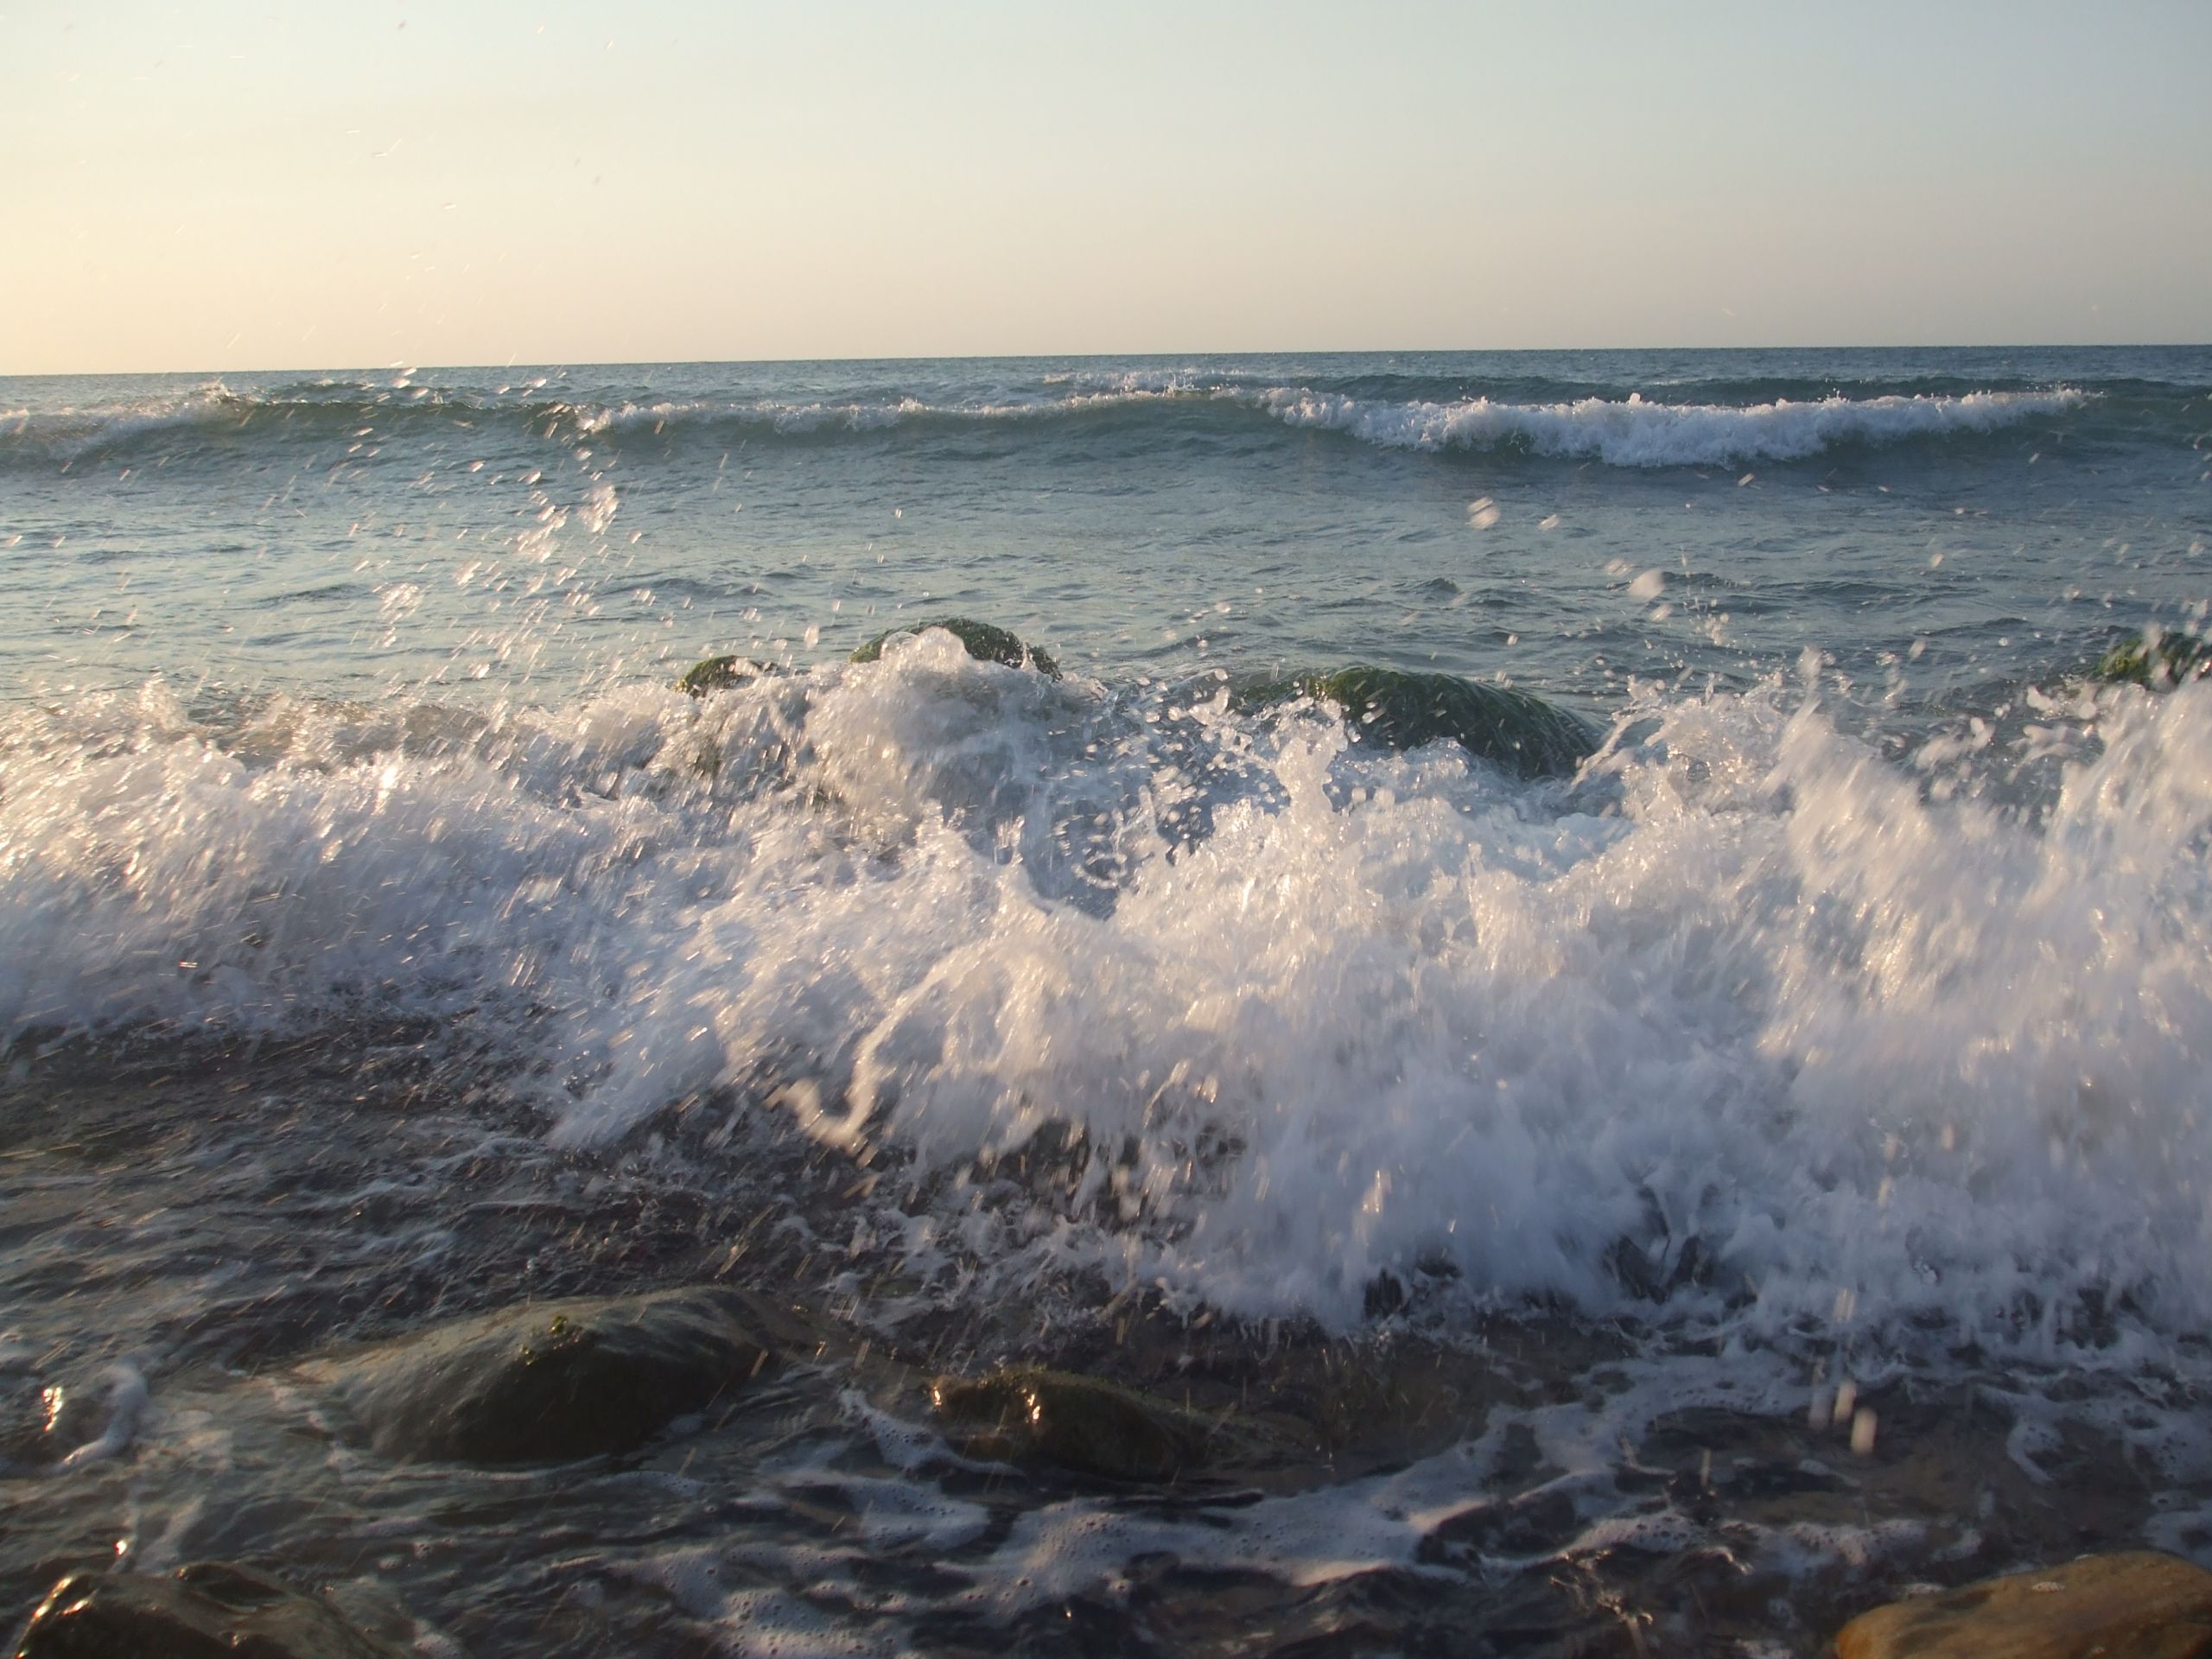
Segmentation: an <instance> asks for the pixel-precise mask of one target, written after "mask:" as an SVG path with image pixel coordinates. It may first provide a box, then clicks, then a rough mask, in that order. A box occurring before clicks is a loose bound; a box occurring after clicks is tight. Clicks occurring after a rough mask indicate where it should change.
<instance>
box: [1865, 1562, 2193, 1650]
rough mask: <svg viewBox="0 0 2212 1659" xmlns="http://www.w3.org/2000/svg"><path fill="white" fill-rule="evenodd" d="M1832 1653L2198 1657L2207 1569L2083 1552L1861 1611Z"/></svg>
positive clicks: (2175, 1563)
mask: <svg viewBox="0 0 2212 1659" xmlns="http://www.w3.org/2000/svg"><path fill="white" fill-rule="evenodd" d="M1835 1651H1836V1656H1837V1659H2094V1656H2107V1659H2123V1656H2126V1659H2202V1656H2205V1655H2208V1654H2212V1573H2207V1572H2206V1571H2205V1570H2204V1569H2203V1568H2202V1567H2196V1566H2192V1565H2191V1564H2190V1563H2189V1562H2188V1561H2184V1560H2181V1559H2179V1558H2178V1557H2177V1556H2172V1555H2164V1554H2158V1553H2156V1552H2154V1551H2150V1550H2131V1551H2126V1552H2123V1553H2121V1554H2110V1555H2085V1556H2082V1558H2081V1559H2080V1560H2073V1561H2069V1562H2067V1563H2065V1564H2064V1565H2063V1566H2059V1567H2044V1568H2040V1569H2038V1570H2037V1571H2034V1572H2031V1573H2012V1574H2011V1575H2009V1576H2007V1577H2005V1578H1999V1579H1986V1580H1983V1581H1982V1582H1980V1583H1979V1584H1970V1585H1967V1586H1965V1587H1964V1588H1962V1589H1958V1590H1953V1591H1949V1592H1946V1593H1944V1594H1942V1595H1931V1596H1917V1597H1914V1598H1912V1599H1910V1600H1906V1601H1900V1602H1893V1603H1891V1605H1888V1606H1886V1607H1878V1608H1876V1609H1875V1610H1874V1611H1872V1612H1871V1613H1865V1614H1861V1615H1860V1616H1859V1618H1855V1619H1853V1620H1852V1621H1851V1623H1850V1624H1847V1625H1845V1626H1844V1627H1843V1629H1842V1630H1841V1631H1840V1632H1839V1633H1838V1635H1837V1637H1836V1639H1835Z"/></svg>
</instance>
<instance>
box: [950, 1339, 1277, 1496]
mask: <svg viewBox="0 0 2212 1659" xmlns="http://www.w3.org/2000/svg"><path fill="white" fill-rule="evenodd" d="M930 1403H931V1408H933V1409H934V1410H935V1412H936V1413H937V1416H938V1421H939V1422H940V1423H941V1424H943V1425H944V1428H945V1430H946V1432H947V1433H949V1434H950V1435H951V1436H952V1437H953V1438H954V1439H955V1440H957V1441H958V1442H959V1443H960V1444H961V1446H963V1449H965V1450H966V1451H967V1452H969V1453H970V1454H971V1455H974V1456H978V1457H986V1458H994V1459H1005V1460H1007V1461H1009V1462H1031V1463H1044V1464H1049V1465H1054V1466H1056V1467H1058V1468H1061V1469H1065V1470H1069V1471H1072V1472H1074V1473H1077V1474H1084V1475H1095V1476H1099V1477H1102V1478H1105V1479H1108V1480H1119V1481H1130V1482H1139V1481H1172V1480H1174V1479H1176V1478H1179V1477H1181V1476H1185V1475H1192V1474H1197V1473H1199V1472H1201V1471H1205V1470H1207V1469H1209V1468H1211V1467H1214V1466H1217V1465H1224V1464H1231V1463H1236V1462H1239V1461H1249V1460H1251V1459H1255V1458H1263V1457H1265V1456H1266V1455H1267V1454H1268V1452H1270V1451H1273V1452H1277V1453H1281V1452H1287V1451H1288V1450H1289V1449H1290V1445H1291V1442H1290V1440H1289V1438H1288V1437H1287V1435H1283V1434H1281V1433H1279V1432H1277V1431H1275V1430H1273V1429H1271V1428H1270V1427H1263V1426H1262V1425H1260V1424H1257V1423H1255V1422H1253V1421H1248V1420H1244V1419H1242V1418H1240V1417H1238V1416H1236V1415H1235V1414H1230V1413H1225V1412H1224V1413H1220V1414H1208V1413H1204V1412H1198V1411H1193V1410H1191V1409H1189V1408H1186V1407H1182V1406H1178V1405H1174V1404H1172V1403H1171V1402H1167V1401H1166V1400H1162V1399H1160V1398H1157V1397H1155V1396H1154V1395H1146V1394H1141V1393H1139V1392H1137V1391H1136V1390H1135V1389H1125V1388H1122V1387H1120V1386H1119V1385H1118V1384H1116V1383H1106V1382H1102V1381H1100V1380H1099V1379H1098V1378H1096V1377H1091V1376H1077V1375H1075V1374H1074V1373H1072V1372H1069V1371H1053V1370H1044V1369H1042V1368H1039V1367H1034V1366H1024V1367H1014V1368H1009V1369H1007V1370H1000V1371H993V1372H991V1373H988V1375H986V1376H977V1377H952V1376H941V1377H938V1379H937V1380H936V1381H935V1382H933V1383H931V1384H930Z"/></svg>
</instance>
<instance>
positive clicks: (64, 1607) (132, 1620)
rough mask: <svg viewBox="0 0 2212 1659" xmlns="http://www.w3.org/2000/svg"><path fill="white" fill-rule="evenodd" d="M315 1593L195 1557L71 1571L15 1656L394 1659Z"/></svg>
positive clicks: (396, 1654) (391, 1649)
mask: <svg viewBox="0 0 2212 1659" xmlns="http://www.w3.org/2000/svg"><path fill="white" fill-rule="evenodd" d="M408 1651H409V1650H408V1649H405V1648H403V1647H396V1646H393V1645H391V1643H385V1642H383V1641H379V1640H378V1639H377V1638H376V1637H371V1636H369V1635H366V1634H365V1633H364V1632H363V1631H361V1630H358V1629H356V1628H355V1627H354V1626H353V1624H350V1623H349V1622H348V1621H347V1620H346V1618H345V1617H344V1616H343V1615H342V1614H340V1612H339V1611H338V1610H337V1609H336V1608H335V1607H334V1606H333V1605H331V1604H330V1603H329V1602H328V1601H327V1600H326V1599H323V1598H321V1597H320V1596H309V1595H303V1594H302V1593H301V1592H299V1591H297V1590H295V1589H293V1588H292V1587H291V1586H289V1585H287V1584H284V1583H282V1582H281V1581H279V1580H276V1579H273V1578H270V1577H269V1576H268V1575H267V1574H265V1573H256V1572H253V1571H251V1570H250V1569H249V1568H246V1567H234V1566H232V1565H230V1564H228V1563H227V1562H220V1561H203V1562H200V1563H198V1564H196V1565H194V1566H191V1567H184V1568H181V1570H179V1571H178V1572H177V1573H175V1576H173V1577H168V1578H155V1577H151V1576H142V1575H138V1574H132V1573H70V1574H69V1575H68V1576H67V1578H65V1579H63V1580H61V1581H60V1583H59V1584H57V1585H56V1586H54V1590H53V1592H52V1593H50V1594H49V1595H48V1597H47V1599H45V1601H43V1602H42V1603H41V1604H40V1605H39V1607H38V1610H37V1611H35V1613H33V1614H32V1616H31V1619H30V1623H29V1625H28V1626H27V1627H26V1628H25V1630H24V1632H23V1637H22V1642H21V1643H20V1644H19V1645H18V1646H17V1647H16V1649H15V1656H16V1659H403V1656H405V1655H406V1654H407V1653H408Z"/></svg>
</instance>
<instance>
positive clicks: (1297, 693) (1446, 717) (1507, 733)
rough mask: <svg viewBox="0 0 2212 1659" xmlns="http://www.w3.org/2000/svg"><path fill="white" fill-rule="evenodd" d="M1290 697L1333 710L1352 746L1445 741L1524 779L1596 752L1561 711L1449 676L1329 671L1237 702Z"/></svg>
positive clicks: (1274, 683)
mask: <svg viewBox="0 0 2212 1659" xmlns="http://www.w3.org/2000/svg"><path fill="white" fill-rule="evenodd" d="M1293 697H1311V698H1313V700H1314V701H1315V702H1326V703H1332V704H1333V705H1335V706H1336V707H1337V708H1338V709H1341V710H1342V711H1343V712H1344V720H1345V722H1346V724H1347V725H1348V726H1349V727H1350V728H1351V733H1352V735H1353V737H1354V739H1355V740H1356V741H1360V742H1363V743H1380V744H1382V745H1383V746H1384V747H1388V748H1391V749H1417V748H1419V747H1421V746H1422V745H1423V744H1425V743H1433V742H1435V741H1438V740H1439V739H1440V738H1447V737H1448V738H1451V739H1452V740H1453V741H1456V742H1457V743H1458V744H1459V746H1460V747H1462V748H1464V749H1465V750H1466V751H1467V753H1470V754H1472V755H1476V756H1478V757H1479V758H1480V759H1482V760H1491V761H1495V762H1497V764H1498V765H1499V766H1504V767H1507V768H1508V769H1510V770H1511V771H1513V772H1517V773H1519V774H1520V775H1521V776H1522V777H1523V778H1535V777H1541V776H1544V775H1546V774H1548V773H1564V772H1573V770H1574V769H1575V767H1577V766H1580V765H1581V763H1582V762H1583V761H1584V760H1587V759H1589V757H1590V756H1591V755H1592V754H1593V753H1596V752H1597V747H1598V741H1597V738H1596V735H1595V734H1593V733H1592V731H1591V730H1590V728H1588V727H1587V726H1586V725H1584V724H1583V723H1582V721H1580V720H1579V719H1577V718H1576V717H1575V716H1574V715H1571V714H1569V713H1567V710H1565V709H1558V708H1554V706H1553V705H1552V704H1550V703H1548V702H1545V701H1544V700H1543V699H1542V698H1541V697H1536V696H1530V695H1529V693H1528V692H1526V691H1516V690H1511V689H1510V688H1508V687H1506V686H1502V685H1486V684H1484V683H1481V682H1480V681H1476V680H1463V679H1461V678H1459V677H1458V676H1457V675H1454V674H1428V673H1415V672H1414V671H1410V670H1407V669H1398V668H1376V667H1373V666H1371V665H1368V664H1354V665H1353V666H1351V667H1350V668H1340V669H1338V670H1336V671H1334V672H1332V673H1327V674H1319V673H1308V674H1294V675H1292V676H1291V677H1288V678H1287V679H1279V680H1265V681H1261V682H1259V683H1255V684H1252V685H1249V686H1246V687H1245V688H1243V690H1241V691H1240V692H1238V693H1237V694H1236V699H1235V700H1236V702H1237V703H1238V704H1239V705H1240V706H1243V707H1246V708H1257V707H1262V706H1264V705H1265V704H1268V703H1270V702H1287V701H1288V700H1289V699H1291V698H1293Z"/></svg>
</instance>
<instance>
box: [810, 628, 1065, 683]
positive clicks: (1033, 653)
mask: <svg viewBox="0 0 2212 1659" xmlns="http://www.w3.org/2000/svg"><path fill="white" fill-rule="evenodd" d="M931 628H942V629H944V632H947V633H949V634H950V635H951V636H952V637H953V638H954V639H957V640H958V641H959V642H960V643H961V645H963V647H964V648H965V649H966V651H967V652H968V654H969V656H970V657H973V658H975V659H976V661H977V662H981V663H1003V664H1005V665H1006V666H1007V667H1008V668H1033V669H1035V670H1036V671H1038V672H1039V674H1042V675H1043V676H1044V677H1046V679H1048V680H1057V679H1058V678H1059V677H1060V665H1059V664H1058V663H1056V662H1054V661H1053V660H1052V656H1051V654H1050V653H1049V652H1043V651H1039V649H1037V647H1035V646H1034V645H1028V644H1026V643H1024V641H1023V640H1022V639H1021V637H1020V635H1019V634H1016V633H1014V632H1010V631H1009V630H1007V629H1005V628H1001V627H999V626H996V625H995V624H993V623H989V622H978V621H976V620H974V619H973V618H970V617H965V616H942V617H939V618H938V619H937V620H935V621H933V622H916V623H914V624H912V626H907V627H903V628H887V629H886V630H885V631H884V632H881V633H879V634H877V635H876V636H875V638H874V639H871V640H869V641H868V643H867V644H866V645H862V646H861V648H860V649H859V650H857V651H855V652H854V653H853V654H852V656H851V657H850V658H849V659H848V660H849V661H852V662H855V663H872V662H874V661H875V660H876V659H877V658H880V657H881V656H882V655H883V646H884V643H885V641H887V640H888V639H892V638H893V637H894V636H895V635H898V634H902V633H925V632H928V631H929V630H930V629H931Z"/></svg>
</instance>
